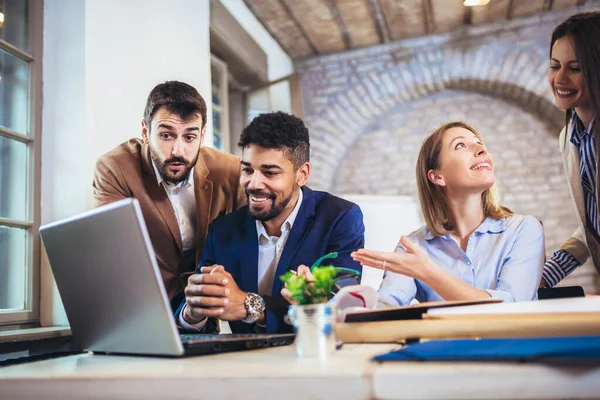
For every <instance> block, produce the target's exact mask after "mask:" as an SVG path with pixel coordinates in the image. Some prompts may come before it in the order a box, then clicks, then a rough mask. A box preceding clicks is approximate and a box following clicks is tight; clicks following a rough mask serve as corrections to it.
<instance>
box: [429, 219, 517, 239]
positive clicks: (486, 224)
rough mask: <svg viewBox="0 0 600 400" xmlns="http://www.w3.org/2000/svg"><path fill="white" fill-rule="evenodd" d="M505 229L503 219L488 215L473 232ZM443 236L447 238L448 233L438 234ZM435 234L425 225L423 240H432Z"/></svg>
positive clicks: (493, 231)
mask: <svg viewBox="0 0 600 400" xmlns="http://www.w3.org/2000/svg"><path fill="white" fill-rule="evenodd" d="M504 229H505V219H504V218H503V219H492V218H490V217H487V218H486V219H485V220H483V222H482V223H481V225H479V226H478V227H477V228H475V231H474V232H477V233H502V232H504ZM440 237H443V238H447V237H449V235H444V236H440ZM435 238H436V236H433V234H432V233H431V232H430V231H429V228H428V227H425V240H432V239H435Z"/></svg>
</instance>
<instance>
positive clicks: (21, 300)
mask: <svg viewBox="0 0 600 400" xmlns="http://www.w3.org/2000/svg"><path fill="white" fill-rule="evenodd" d="M26 254H27V231H26V230H25V229H18V228H8V227H6V226H0V309H7V308H10V309H23V308H25V289H26V287H27V285H26V282H25V279H26V277H27V257H26Z"/></svg>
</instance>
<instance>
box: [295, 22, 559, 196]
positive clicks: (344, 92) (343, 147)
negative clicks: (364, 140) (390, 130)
mask: <svg viewBox="0 0 600 400" xmlns="http://www.w3.org/2000/svg"><path fill="white" fill-rule="evenodd" d="M560 18H562V16H561V17H559V18H558V19H560ZM554 26H555V21H546V23H542V24H536V25H532V24H529V25H523V26H516V27H512V28H511V29H509V30H505V29H503V28H501V27H500V28H495V29H496V30H493V29H492V31H490V32H485V34H484V35H481V32H477V31H470V32H466V33H465V32H463V33H461V34H460V35H458V36H455V37H448V36H439V37H433V38H424V39H417V40H412V41H406V42H399V43H398V42H397V43H392V44H390V45H385V46H378V47H375V48H371V49H366V50H359V51H354V52H348V53H342V54H338V55H333V56H324V57H320V58H317V59H308V60H304V61H301V62H299V63H298V64H297V70H298V71H299V72H300V73H301V76H302V83H301V84H302V94H303V101H304V111H305V113H304V118H305V121H306V123H307V125H308V126H309V129H310V130H311V144H312V145H311V152H312V155H311V159H312V165H313V169H312V171H313V172H312V173H311V180H310V184H311V186H314V187H316V188H321V189H325V190H330V189H331V188H332V182H333V179H334V177H335V171H336V170H337V168H338V167H339V165H341V164H342V162H343V160H344V157H345V154H346V153H347V150H348V149H349V148H350V147H351V146H352V145H353V143H355V141H356V140H357V139H358V138H359V137H360V136H361V135H364V134H366V133H368V132H370V131H372V130H373V128H374V127H376V126H377V122H378V119H379V118H381V116H383V115H385V114H386V113H387V112H389V110H391V109H392V108H394V107H397V106H398V105H401V104H407V103H410V102H413V101H416V100H419V99H422V98H424V97H426V96H430V95H433V94H436V93H440V92H443V91H445V90H458V91H466V92H476V93H480V94H485V95H488V96H492V97H495V98H500V99H503V100H505V101H507V102H509V103H512V104H515V105H517V106H519V107H521V108H522V109H524V110H527V111H529V112H531V113H533V114H535V115H536V116H537V117H538V118H539V119H540V120H542V121H545V122H546V123H547V124H548V125H549V126H550V127H552V129H549V131H556V132H557V133H558V132H559V131H560V127H561V124H562V115H563V114H562V113H561V112H560V111H558V110H557V109H556V108H555V107H554V105H553V99H552V94H551V92H550V89H549V86H548V83H547V80H546V73H547V69H548V52H547V46H548V38H549V36H550V32H551V30H552V28H553V27H554ZM515 43H519V46H515Z"/></svg>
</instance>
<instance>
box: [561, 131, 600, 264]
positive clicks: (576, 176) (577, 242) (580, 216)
mask: <svg viewBox="0 0 600 400" xmlns="http://www.w3.org/2000/svg"><path fill="white" fill-rule="evenodd" d="M570 132H571V126H570V125H568V126H566V127H565V128H563V130H562V132H561V133H560V137H559V142H558V143H559V148H560V152H561V154H562V159H563V165H564V168H565V173H566V175H567V181H568V183H569V191H570V192H571V199H572V200H573V204H574V206H575V214H576V215H577V224H578V228H577V230H576V231H575V232H574V233H573V235H571V237H570V238H569V239H567V241H566V242H565V243H564V244H563V245H562V247H561V250H565V251H567V252H569V253H570V254H571V255H572V256H573V257H575V258H576V259H577V261H579V262H580V263H581V264H583V263H585V262H586V261H587V259H588V257H589V256H590V255H591V256H592V262H593V263H594V267H596V270H597V271H598V272H600V243H599V242H598V240H596V236H595V235H594V233H593V232H592V231H590V230H589V229H588V224H587V217H586V215H585V197H584V195H583V188H582V186H581V175H580V159H579V150H578V149H577V146H575V145H574V144H573V143H571V140H570V139H571V138H570ZM599 150H600V141H599V140H596V154H597V155H599V156H600V151H599ZM598 166H599V163H596V185H597V188H596V201H597V202H598V204H600V201H598V197H597V196H598V194H599V193H600V185H599V183H600V169H599V168H598Z"/></svg>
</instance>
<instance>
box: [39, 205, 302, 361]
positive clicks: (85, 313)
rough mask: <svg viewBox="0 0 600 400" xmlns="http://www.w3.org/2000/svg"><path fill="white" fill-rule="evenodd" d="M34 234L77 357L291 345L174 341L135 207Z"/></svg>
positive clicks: (108, 209)
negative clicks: (38, 237)
mask: <svg viewBox="0 0 600 400" xmlns="http://www.w3.org/2000/svg"><path fill="white" fill-rule="evenodd" d="M40 234H41V237H42V241H43V243H44V246H45V248H46V252H47V253H48V259H49V261H50V265H51V268H52V272H53V273H54V277H55V279H56V284H57V286H58V290H59V292H60V295H61V298H62V301H63V304H64V307H65V311H66V314H67V318H68V319H69V323H70V324H71V332H72V334H73V340H74V343H75V345H76V346H77V347H78V348H80V349H81V350H87V351H93V352H98V353H119V354H139V355H156V356H174V357H176V356H187V355H199V354H210V353H219V352H225V351H237V350H247V349H256V348H264V347H271V346H282V345H287V344H291V343H292V342H293V341H294V335H293V334H237V335H236V334H230V335H218V334H215V335H208V334H193V335H190V334H186V335H180V334H179V332H178V330H177V326H176V324H175V319H174V318H173V312H172V310H171V306H170V304H169V301H168V298H167V293H166V291H165V288H164V285H163V282H162V278H161V275H160V270H159V268H158V264H157V262H156V257H155V254H154V249H153V247H152V244H151V241H150V236H149V234H148V230H147V229H146V224H145V222H144V217H143V215H142V210H141V208H140V205H139V203H138V201H137V200H136V199H133V198H130V199H124V200H120V201H117V202H115V203H111V204H107V205H105V206H102V207H99V208H96V209H93V210H91V211H88V212H85V213H83V214H80V215H77V216H74V217H71V218H68V219H65V220H62V221H58V222H54V223H51V224H47V225H43V226H42V227H40Z"/></svg>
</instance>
